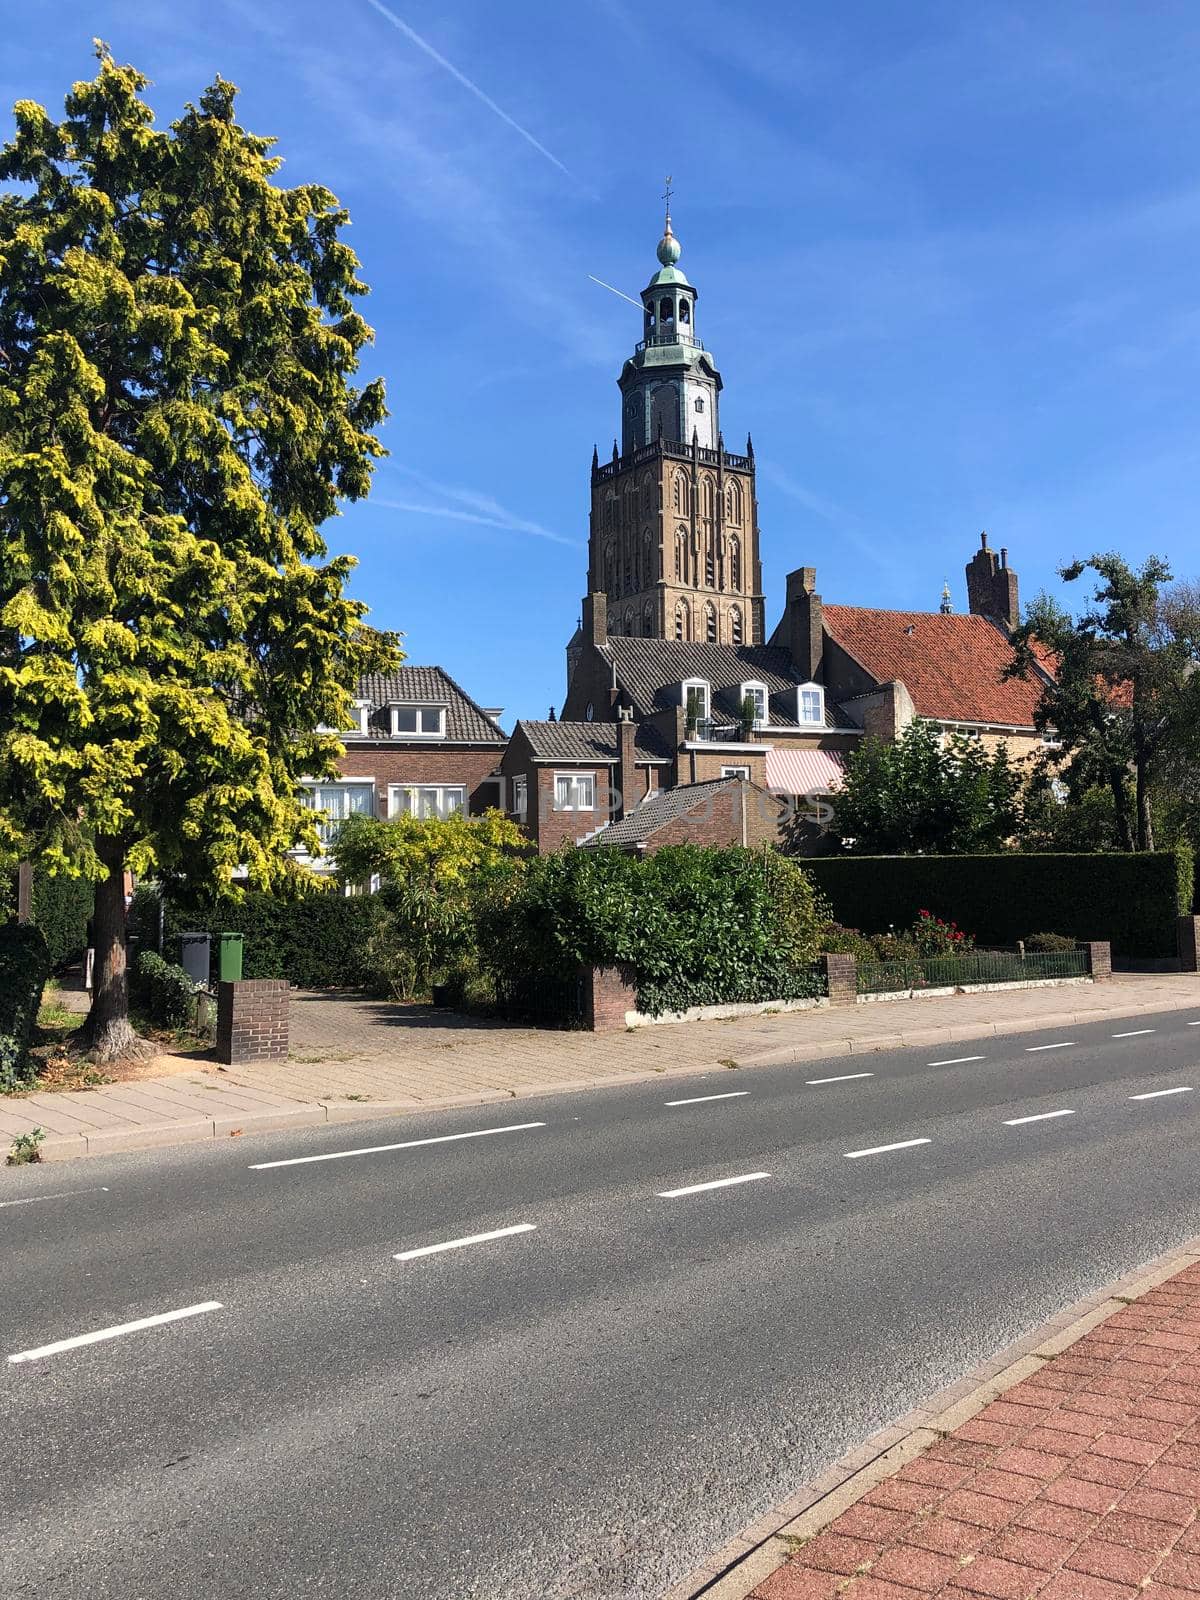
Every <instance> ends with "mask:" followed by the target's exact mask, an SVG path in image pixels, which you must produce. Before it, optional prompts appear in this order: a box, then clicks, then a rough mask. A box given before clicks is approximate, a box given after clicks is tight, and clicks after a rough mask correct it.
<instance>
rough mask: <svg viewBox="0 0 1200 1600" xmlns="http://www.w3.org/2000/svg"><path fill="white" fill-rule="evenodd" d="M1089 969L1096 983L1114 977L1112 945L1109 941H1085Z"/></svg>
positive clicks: (1084, 946)
mask: <svg viewBox="0 0 1200 1600" xmlns="http://www.w3.org/2000/svg"><path fill="white" fill-rule="evenodd" d="M1083 948H1084V951H1085V952H1086V954H1087V969H1088V971H1089V972H1090V973H1091V975H1092V978H1093V979H1094V980H1095V982H1096V983H1099V982H1101V980H1102V979H1104V978H1111V977H1112V945H1111V944H1110V943H1109V942H1108V940H1107V939H1085V940H1084V945H1083Z"/></svg>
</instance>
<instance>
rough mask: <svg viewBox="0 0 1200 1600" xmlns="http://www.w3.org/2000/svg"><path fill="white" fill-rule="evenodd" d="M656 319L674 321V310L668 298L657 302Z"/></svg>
mask: <svg viewBox="0 0 1200 1600" xmlns="http://www.w3.org/2000/svg"><path fill="white" fill-rule="evenodd" d="M658 320H659V321H660V322H674V320H675V310H674V307H673V306H672V305H671V302H670V301H669V300H660V301H659V302H658Z"/></svg>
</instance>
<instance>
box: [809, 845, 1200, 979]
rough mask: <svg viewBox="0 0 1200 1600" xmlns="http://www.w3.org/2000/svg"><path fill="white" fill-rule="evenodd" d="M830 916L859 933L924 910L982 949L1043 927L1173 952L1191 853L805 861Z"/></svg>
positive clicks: (1124, 949) (1117, 947)
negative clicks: (969, 934) (968, 933)
mask: <svg viewBox="0 0 1200 1600" xmlns="http://www.w3.org/2000/svg"><path fill="white" fill-rule="evenodd" d="M805 867H806V870H807V871H808V872H809V873H810V874H811V876H812V878H813V880H814V882H815V884H816V887H817V888H818V889H819V890H820V892H821V894H822V895H823V896H824V897H825V899H826V900H828V901H829V903H830V905H831V906H832V908H833V916H834V917H835V918H836V919H837V921H838V922H840V923H843V924H845V925H846V926H848V927H854V928H861V929H862V930H863V932H864V933H882V932H885V931H886V930H887V929H888V928H889V927H896V928H904V927H909V926H911V924H912V923H913V921H914V920H915V919H916V917H917V914H918V912H919V911H920V910H921V909H922V907H925V908H927V909H928V910H930V911H931V912H933V913H934V914H935V915H937V916H939V917H943V918H945V919H947V920H949V919H951V918H953V919H954V920H956V921H957V922H958V924H959V926H960V927H966V928H971V929H973V931H974V934H975V937H976V939H978V940H979V942H980V943H981V944H985V945H1005V944H1015V943H1016V942H1017V940H1018V939H1023V938H1025V936H1026V935H1027V934H1028V933H1029V931H1030V929H1033V928H1045V927H1047V926H1049V927H1052V928H1057V929H1060V930H1061V931H1062V932H1063V933H1069V934H1072V935H1074V936H1075V937H1076V938H1077V939H1108V940H1109V941H1110V942H1111V944H1112V947H1113V951H1114V953H1115V954H1117V955H1123V956H1171V955H1174V954H1175V918H1176V916H1177V915H1179V914H1180V913H1186V912H1188V911H1190V909H1191V896H1192V861H1191V852H1190V851H1187V850H1182V851H1170V850H1164V851H1158V852H1144V853H1137V854H1129V855H1049V854H1047V855H992V856H824V857H816V858H814V859H812V860H811V861H808V862H806V863H805Z"/></svg>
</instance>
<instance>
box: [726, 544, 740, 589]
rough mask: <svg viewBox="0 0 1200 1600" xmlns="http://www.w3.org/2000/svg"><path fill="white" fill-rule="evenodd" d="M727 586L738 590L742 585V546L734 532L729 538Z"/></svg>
mask: <svg viewBox="0 0 1200 1600" xmlns="http://www.w3.org/2000/svg"><path fill="white" fill-rule="evenodd" d="M729 587H730V588H731V589H739V590H740V589H741V587H742V547H741V544H740V543H739V542H738V538H737V535H736V534H734V535H733V536H732V537H731V538H730V540H729Z"/></svg>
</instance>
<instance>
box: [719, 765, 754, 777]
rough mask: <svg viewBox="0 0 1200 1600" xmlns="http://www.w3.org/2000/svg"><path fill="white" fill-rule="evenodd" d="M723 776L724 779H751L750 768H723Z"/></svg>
mask: <svg viewBox="0 0 1200 1600" xmlns="http://www.w3.org/2000/svg"><path fill="white" fill-rule="evenodd" d="M721 776H722V777H723V778H746V779H749V777H750V768H749V767H722V768H721Z"/></svg>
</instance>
